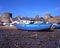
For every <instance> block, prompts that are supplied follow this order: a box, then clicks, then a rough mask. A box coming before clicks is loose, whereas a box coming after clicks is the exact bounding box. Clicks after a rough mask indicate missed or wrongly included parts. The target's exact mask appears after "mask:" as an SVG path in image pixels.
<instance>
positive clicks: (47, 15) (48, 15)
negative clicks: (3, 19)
mask: <svg viewBox="0 0 60 48" xmlns="http://www.w3.org/2000/svg"><path fill="white" fill-rule="evenodd" d="M50 18H52V16H51V14H45V18H44V19H50Z"/></svg>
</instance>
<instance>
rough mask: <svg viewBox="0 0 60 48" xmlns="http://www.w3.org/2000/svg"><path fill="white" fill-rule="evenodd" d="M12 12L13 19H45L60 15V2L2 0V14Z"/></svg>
mask: <svg viewBox="0 0 60 48" xmlns="http://www.w3.org/2000/svg"><path fill="white" fill-rule="evenodd" d="M4 12H10V13H12V14H13V17H16V16H23V17H35V16H36V15H39V16H40V17H44V15H45V14H47V13H50V14H51V15H52V16H57V15H60V0H0V14H2V13H4Z"/></svg>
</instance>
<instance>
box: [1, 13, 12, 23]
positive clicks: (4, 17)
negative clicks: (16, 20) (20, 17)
mask: <svg viewBox="0 0 60 48" xmlns="http://www.w3.org/2000/svg"><path fill="white" fill-rule="evenodd" d="M10 18H12V13H3V14H2V15H1V22H2V23H10V22H11V21H10Z"/></svg>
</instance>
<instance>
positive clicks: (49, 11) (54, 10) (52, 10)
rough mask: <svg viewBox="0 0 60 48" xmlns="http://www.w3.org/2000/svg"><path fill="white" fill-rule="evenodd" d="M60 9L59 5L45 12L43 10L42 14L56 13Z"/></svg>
mask: <svg viewBox="0 0 60 48" xmlns="http://www.w3.org/2000/svg"><path fill="white" fill-rule="evenodd" d="M59 10H60V7H56V8H54V9H51V10H47V11H45V12H43V14H46V13H56V12H58V11H59Z"/></svg>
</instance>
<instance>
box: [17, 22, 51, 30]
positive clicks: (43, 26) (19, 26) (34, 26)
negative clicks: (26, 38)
mask: <svg viewBox="0 0 60 48" xmlns="http://www.w3.org/2000/svg"><path fill="white" fill-rule="evenodd" d="M16 28H17V29H22V30H49V29H50V28H51V24H46V23H42V24H16Z"/></svg>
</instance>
